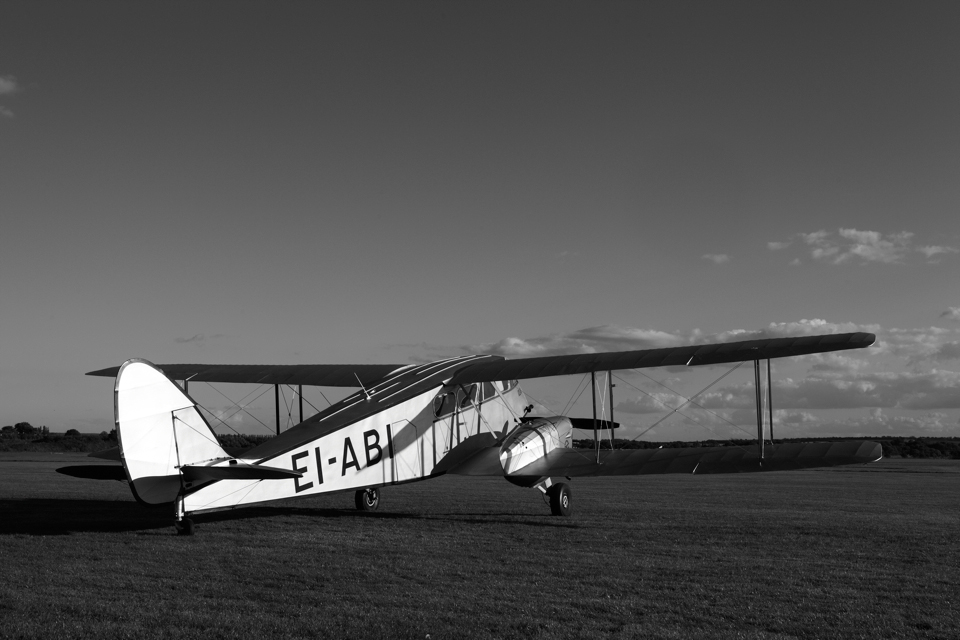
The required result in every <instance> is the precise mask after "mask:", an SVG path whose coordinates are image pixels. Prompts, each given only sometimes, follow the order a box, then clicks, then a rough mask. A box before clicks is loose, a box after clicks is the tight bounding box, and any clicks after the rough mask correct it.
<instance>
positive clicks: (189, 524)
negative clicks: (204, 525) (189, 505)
mask: <svg viewBox="0 0 960 640" xmlns="http://www.w3.org/2000/svg"><path fill="white" fill-rule="evenodd" d="M173 526H174V528H175V529H176V530H177V535H178V536H192V535H193V534H194V532H195V531H196V529H197V528H196V525H194V524H193V520H191V519H190V518H183V519H182V520H177V521H176V522H174V523H173Z"/></svg>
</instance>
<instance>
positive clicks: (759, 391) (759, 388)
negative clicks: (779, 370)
mask: <svg viewBox="0 0 960 640" xmlns="http://www.w3.org/2000/svg"><path fill="white" fill-rule="evenodd" d="M753 379H754V382H755V383H756V399H757V447H759V449H760V463H761V464H763V384H762V380H761V377H760V361H759V360H754V361H753ZM767 417H768V419H769V423H770V444H773V383H772V381H771V373H770V358H767Z"/></svg>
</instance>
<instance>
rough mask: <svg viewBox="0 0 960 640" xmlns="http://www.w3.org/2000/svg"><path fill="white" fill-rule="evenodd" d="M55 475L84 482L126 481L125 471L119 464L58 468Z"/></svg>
mask: <svg viewBox="0 0 960 640" xmlns="http://www.w3.org/2000/svg"><path fill="white" fill-rule="evenodd" d="M57 473H62V474H63V475H65V476H70V477H71V478H83V479H84V480H120V481H126V479H127V473H126V471H124V470H123V466H122V465H119V464H78V465H75V466H72V467H60V468H59V469H57Z"/></svg>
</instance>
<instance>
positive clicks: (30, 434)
mask: <svg viewBox="0 0 960 640" xmlns="http://www.w3.org/2000/svg"><path fill="white" fill-rule="evenodd" d="M273 437H274V436H272V435H262V436H251V435H244V434H236V433H227V434H217V440H219V441H220V446H222V447H223V448H224V449H225V450H226V451H227V452H228V453H230V454H231V455H239V454H240V453H242V452H243V451H245V450H247V449H250V448H253V447H256V446H258V445H261V444H263V443H264V442H266V441H267V440H270V439H271V438H273ZM844 440H873V441H875V442H879V443H880V445H881V446H882V447H883V457H884V458H897V457H899V458H950V459H953V460H960V438H936V437H904V436H896V437H889V436H888V437H872V438H844V437H833V438H778V439H777V440H776V441H775V442H778V443H779V442H840V441H844ZM755 443H756V440H754V439H749V438H740V439H736V440H693V441H683V440H673V441H669V442H651V441H649V440H626V439H623V438H614V439H613V448H615V449H659V448H661V447H663V448H665V449H675V448H679V447H743V446H749V445H753V444H755ZM115 446H117V431H116V429H111V430H110V431H102V432H100V433H99V434H85V433H80V432H79V431H77V430H76V429H68V430H67V431H66V433H63V434H58V433H50V429H48V428H47V427H45V426H43V427H34V426H33V425H31V424H30V423H29V422H18V423H16V424H14V425H7V426H5V427H3V428H2V429H0V451H90V452H93V451H102V450H104V449H110V448H112V447H115ZM573 446H574V447H576V448H578V449H593V448H594V446H595V445H594V442H593V439H592V438H583V439H578V440H574V441H573ZM600 448H601V449H609V448H610V440H609V439H607V440H601V441H600Z"/></svg>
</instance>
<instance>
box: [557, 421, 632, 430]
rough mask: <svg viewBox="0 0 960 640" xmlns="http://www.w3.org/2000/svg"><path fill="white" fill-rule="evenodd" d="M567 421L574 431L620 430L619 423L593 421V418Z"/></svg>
mask: <svg viewBox="0 0 960 640" xmlns="http://www.w3.org/2000/svg"><path fill="white" fill-rule="evenodd" d="M569 420H570V424H572V425H573V428H574V429H584V430H586V431H592V430H593V429H619V428H620V423H619V422H610V421H609V420H594V419H593V418H569Z"/></svg>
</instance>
